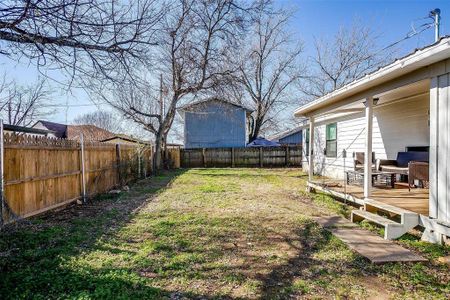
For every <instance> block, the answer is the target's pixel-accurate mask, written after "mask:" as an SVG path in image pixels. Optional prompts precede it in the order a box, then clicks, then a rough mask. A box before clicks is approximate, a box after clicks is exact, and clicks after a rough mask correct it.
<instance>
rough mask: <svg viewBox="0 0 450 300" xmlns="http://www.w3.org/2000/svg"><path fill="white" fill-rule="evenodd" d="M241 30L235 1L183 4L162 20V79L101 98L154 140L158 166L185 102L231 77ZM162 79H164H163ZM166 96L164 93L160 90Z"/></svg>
mask: <svg viewBox="0 0 450 300" xmlns="http://www.w3.org/2000/svg"><path fill="white" fill-rule="evenodd" d="M241 25H242V8H240V6H239V5H238V3H237V2H236V1H233V0H178V1H175V3H173V4H172V6H171V7H170V13H167V14H166V15H165V16H164V19H163V30H162V31H161V34H160V36H159V40H158V42H159V45H158V51H157V52H156V53H155V56H156V59H155V61H159V62H160V65H159V66H158V69H157V71H159V72H161V73H162V74H163V76H162V81H161V83H162V84H161V87H160V86H159V83H158V82H157V81H155V80H153V81H151V80H150V82H149V81H148V80H145V79H143V80H141V81H136V80H135V81H133V82H129V83H127V84H125V85H121V86H119V87H118V88H116V89H115V92H114V95H113V96H112V97H105V95H103V96H102V98H103V99H104V100H105V101H107V102H108V103H110V104H111V105H112V106H114V107H115V108H117V109H119V110H120V111H121V112H122V113H123V114H124V115H125V116H127V117H128V118H130V119H132V120H133V121H135V122H137V123H139V124H142V125H143V127H144V128H145V129H146V130H147V131H149V132H151V133H153V134H154V135H155V144H156V147H155V148H156V154H155V167H156V168H160V167H161V151H160V150H161V149H163V148H164V147H165V144H166V142H167V135H168V133H169V130H170V129H171V127H172V124H173V121H174V118H175V115H176V110H177V108H178V106H179V104H180V102H181V101H189V99H191V97H192V96H193V95H195V94H197V93H200V92H202V91H205V90H209V89H212V88H213V87H214V86H215V85H216V84H217V82H219V81H220V79H221V77H223V76H224V75H226V74H229V73H230V69H229V68H228V64H227V63H226V62H227V57H228V55H229V50H230V49H234V48H236V47H233V46H234V44H235V41H236V39H237V38H238V37H239V34H240V30H241ZM158 77H159V76H158ZM160 89H161V90H162V91H163V92H162V93H161V94H160V91H159V90H160Z"/></svg>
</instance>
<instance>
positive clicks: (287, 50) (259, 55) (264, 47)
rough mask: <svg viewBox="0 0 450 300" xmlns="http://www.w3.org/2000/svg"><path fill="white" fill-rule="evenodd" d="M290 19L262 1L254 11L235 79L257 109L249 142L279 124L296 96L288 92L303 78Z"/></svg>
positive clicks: (250, 125) (250, 127) (300, 49)
mask: <svg viewBox="0 0 450 300" xmlns="http://www.w3.org/2000/svg"><path fill="white" fill-rule="evenodd" d="M291 16H292V14H291V13H289V12H287V11H286V10H282V9H281V10H275V9H274V8H273V5H272V3H270V2H268V3H267V2H262V1H261V2H260V3H259V5H258V6H257V8H256V9H255V13H254V19H253V24H252V27H251V30H250V31H249V32H248V34H247V36H246V38H245V39H244V40H243V44H242V53H243V55H242V56H241V59H240V62H239V67H238V72H237V73H236V74H234V77H235V78H236V79H237V82H239V83H240V84H241V85H242V87H243V92H244V94H243V96H244V97H245V98H246V99H249V100H250V101H249V103H250V106H251V108H253V109H254V113H253V115H252V118H251V119H250V124H249V141H253V140H254V139H255V138H257V137H258V135H259V134H260V132H261V130H262V129H263V128H264V127H265V126H267V125H271V124H273V123H276V122H274V121H275V119H276V117H277V116H278V115H279V113H280V112H282V111H283V110H284V109H285V108H286V107H287V106H288V105H289V104H292V103H293V100H294V93H292V92H291V93H289V92H288V91H289V90H290V88H292V87H293V86H294V84H295V83H296V82H297V81H298V80H299V79H300V78H301V75H302V67H301V63H300V62H299V60H298V58H299V56H300V54H301V52H302V46H301V45H300V44H298V43H295V42H294V41H293V36H292V34H290V33H289V32H288V30H287V27H288V23H289V20H290V18H291ZM231 90H232V91H233V92H236V91H237V92H239V91H240V90H239V89H236V88H233V89H231Z"/></svg>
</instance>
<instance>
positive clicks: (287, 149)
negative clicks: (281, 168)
mask: <svg viewBox="0 0 450 300" xmlns="http://www.w3.org/2000/svg"><path fill="white" fill-rule="evenodd" d="M290 154H291V153H290V149H289V145H287V146H286V167H289V164H290V160H291V157H290V156H291V155H290Z"/></svg>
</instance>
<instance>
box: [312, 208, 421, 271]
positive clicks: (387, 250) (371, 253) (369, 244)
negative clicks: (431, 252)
mask: <svg viewBox="0 0 450 300" xmlns="http://www.w3.org/2000/svg"><path fill="white" fill-rule="evenodd" d="M315 220H316V222H317V223H319V224H320V225H323V226H324V227H325V228H326V230H328V231H330V232H331V233H333V234H334V235H335V236H336V237H337V238H339V239H340V240H342V241H343V242H344V243H345V244H347V245H348V246H349V247H350V248H351V249H352V250H354V251H356V252H358V253H359V254H360V255H362V256H364V257H366V258H368V259H369V260H370V261H371V262H372V263H377V264H378V263H387V262H418V261H427V260H426V259H425V258H423V257H422V256H420V255H417V254H415V253H414V252H412V251H411V250H409V249H406V248H403V247H402V246H400V245H398V244H395V243H394V242H392V241H389V240H385V239H383V238H382V237H380V236H378V235H376V234H374V233H371V232H369V231H367V230H364V229H361V228H358V227H352V223H350V222H349V221H348V220H346V219H344V218H342V217H339V216H329V217H319V218H316V219H315Z"/></svg>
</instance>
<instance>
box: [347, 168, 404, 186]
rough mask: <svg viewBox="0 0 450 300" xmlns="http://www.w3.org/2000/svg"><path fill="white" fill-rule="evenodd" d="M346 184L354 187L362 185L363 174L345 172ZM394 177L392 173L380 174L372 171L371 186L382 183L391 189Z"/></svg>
mask: <svg viewBox="0 0 450 300" xmlns="http://www.w3.org/2000/svg"><path fill="white" fill-rule="evenodd" d="M345 174H346V178H345V180H346V182H347V184H354V185H363V182H364V172H362V171H354V170H351V171H346V172H345ZM395 175H396V173H393V172H381V171H372V185H374V183H375V181H377V182H379V183H384V184H386V186H390V187H391V188H394V187H395V185H394V184H395Z"/></svg>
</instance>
